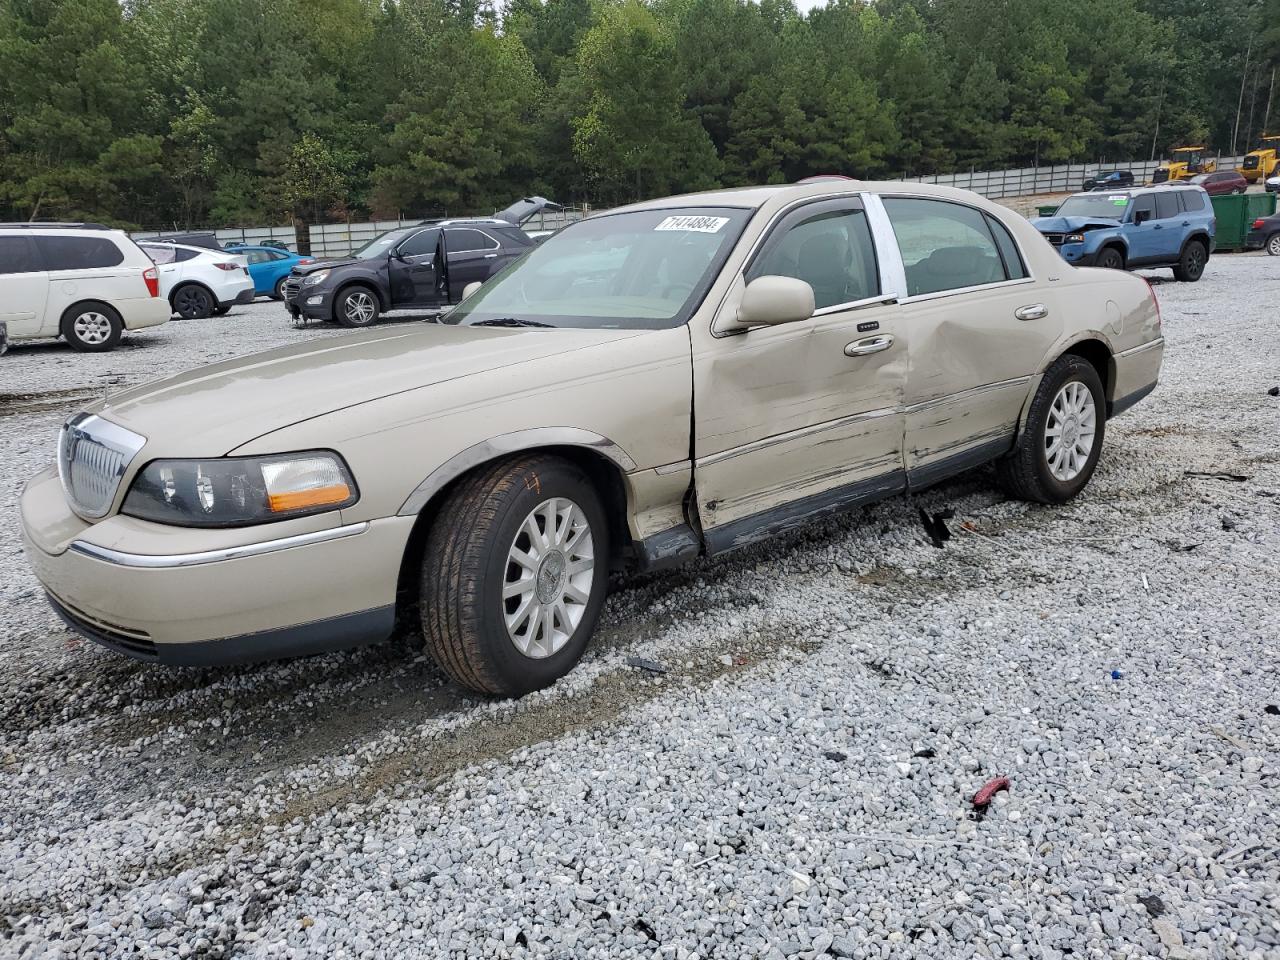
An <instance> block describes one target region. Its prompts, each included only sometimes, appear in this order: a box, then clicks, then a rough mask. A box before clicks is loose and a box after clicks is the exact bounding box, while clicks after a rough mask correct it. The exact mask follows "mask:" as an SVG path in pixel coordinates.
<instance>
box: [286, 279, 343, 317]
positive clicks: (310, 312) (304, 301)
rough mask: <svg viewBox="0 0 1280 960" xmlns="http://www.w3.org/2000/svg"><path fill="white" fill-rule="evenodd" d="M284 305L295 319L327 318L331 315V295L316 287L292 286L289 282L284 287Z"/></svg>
mask: <svg viewBox="0 0 1280 960" xmlns="http://www.w3.org/2000/svg"><path fill="white" fill-rule="evenodd" d="M316 286H320V285H319V284H317V285H316ZM284 305H285V309H286V310H288V311H289V313H290V314H291V315H292V316H293V317H294V318H295V319H296V318H298V317H306V318H307V319H309V320H328V319H330V318H331V317H332V316H333V295H332V294H331V293H330V292H329V291H328V290H323V289H321V290H317V289H316V287H303V286H299V287H294V286H293V285H292V284H290V285H289V286H288V287H286V289H285V297H284Z"/></svg>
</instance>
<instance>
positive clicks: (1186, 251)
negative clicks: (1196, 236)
mask: <svg viewBox="0 0 1280 960" xmlns="http://www.w3.org/2000/svg"><path fill="white" fill-rule="evenodd" d="M1208 260H1209V249H1208V248H1207V247H1206V246H1205V245H1204V242H1203V241H1201V240H1192V241H1191V242H1190V243H1188V244H1187V245H1186V246H1185V247H1183V248H1182V257H1181V258H1180V259H1179V260H1178V265H1177V266H1176V267H1174V268H1173V278H1174V279H1175V280H1179V281H1181V282H1182V283H1195V282H1196V281H1197V280H1199V279H1200V278H1201V277H1202V276H1204V265H1205V263H1207V262H1208Z"/></svg>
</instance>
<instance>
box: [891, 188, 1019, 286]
mask: <svg viewBox="0 0 1280 960" xmlns="http://www.w3.org/2000/svg"><path fill="white" fill-rule="evenodd" d="M882 200H883V201H884V208H885V211H886V212H887V213H888V214H889V222H890V223H892V224H893V232H894V235H895V236H896V237H897V240H898V249H899V250H900V251H901V252H902V263H903V266H904V267H905V268H906V273H907V296H909V297H918V296H922V295H924V294H927V293H941V292H943V291H945V290H961V289H963V288H965V287H977V286H984V285H986V284H989V283H1001V282H1002V281H1004V280H1007V279H1009V277H1008V276H1007V275H1006V274H1005V268H1004V262H1003V260H1002V259H1001V257H1000V251H999V249H998V248H997V246H996V241H995V238H994V237H993V236H992V234H991V229H990V228H989V227H988V226H987V219H986V217H985V215H984V214H983V213H982V212H981V211H980V210H975V209H974V208H973V207H966V206H965V205H964V204H960V203H952V202H950V201H947V200H924V199H919V198H916V197H883V198H882Z"/></svg>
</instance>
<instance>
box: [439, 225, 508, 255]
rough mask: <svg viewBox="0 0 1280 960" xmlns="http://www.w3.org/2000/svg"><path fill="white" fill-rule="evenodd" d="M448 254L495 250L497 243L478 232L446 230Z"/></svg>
mask: <svg viewBox="0 0 1280 960" xmlns="http://www.w3.org/2000/svg"><path fill="white" fill-rule="evenodd" d="M444 236H445V241H446V242H447V243H448V246H449V252H450V253H469V252H471V251H473V250H497V249H498V243H497V241H496V240H491V239H489V237H487V236H485V235H484V234H483V233H481V232H480V231H479V230H455V229H448V230H445V232H444Z"/></svg>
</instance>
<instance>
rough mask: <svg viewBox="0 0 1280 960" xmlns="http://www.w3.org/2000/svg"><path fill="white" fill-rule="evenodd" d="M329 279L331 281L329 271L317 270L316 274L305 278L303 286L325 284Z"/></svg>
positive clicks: (309, 274) (310, 274)
mask: <svg viewBox="0 0 1280 960" xmlns="http://www.w3.org/2000/svg"><path fill="white" fill-rule="evenodd" d="M328 279H329V271H328V270H317V271H316V272H315V273H308V274H307V275H306V276H305V277H303V278H302V285H303V286H304V287H312V286H315V285H316V284H317V283H324V282H325V281H326V280H328Z"/></svg>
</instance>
